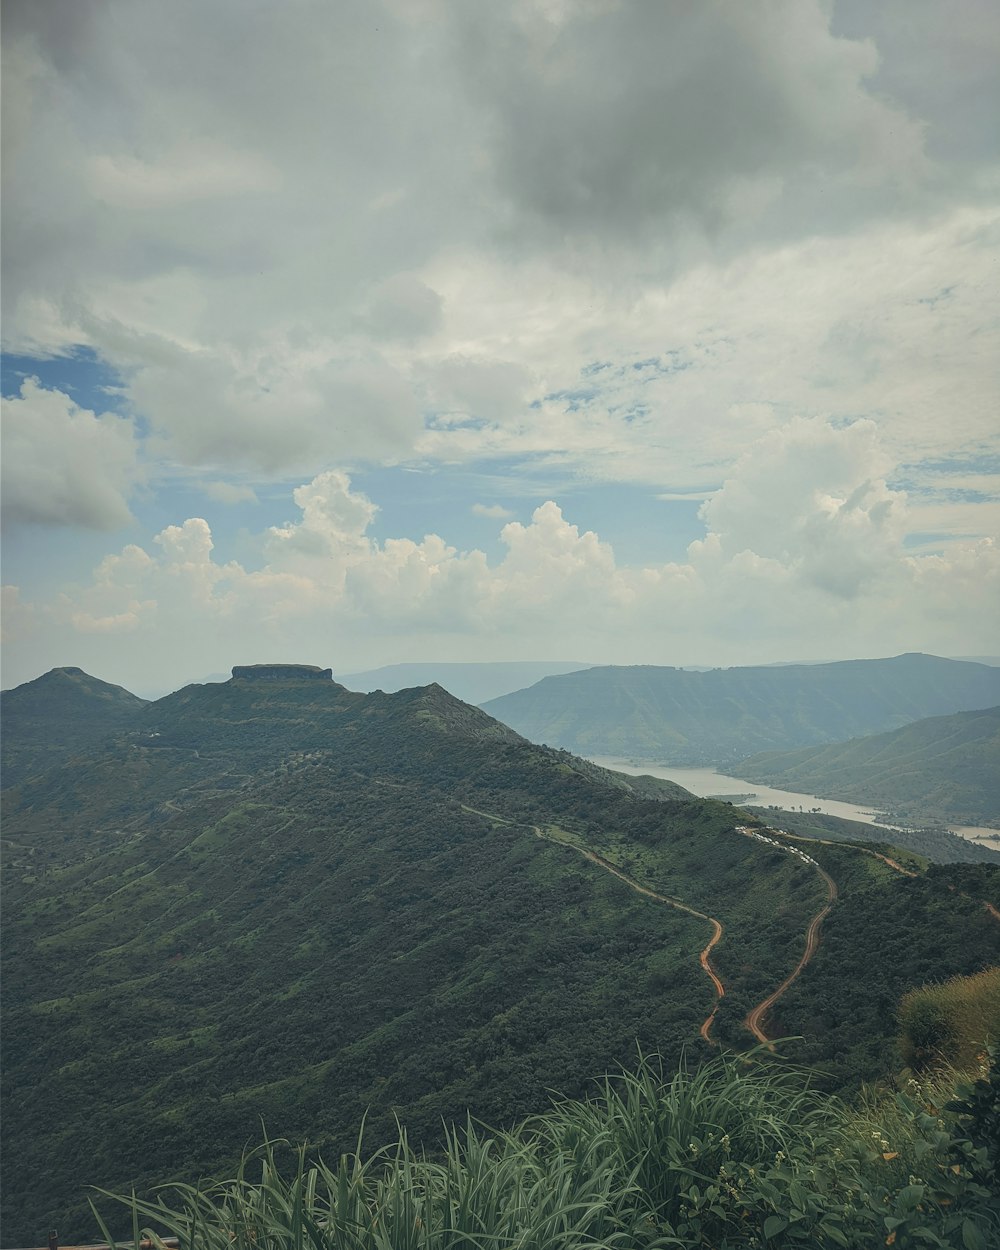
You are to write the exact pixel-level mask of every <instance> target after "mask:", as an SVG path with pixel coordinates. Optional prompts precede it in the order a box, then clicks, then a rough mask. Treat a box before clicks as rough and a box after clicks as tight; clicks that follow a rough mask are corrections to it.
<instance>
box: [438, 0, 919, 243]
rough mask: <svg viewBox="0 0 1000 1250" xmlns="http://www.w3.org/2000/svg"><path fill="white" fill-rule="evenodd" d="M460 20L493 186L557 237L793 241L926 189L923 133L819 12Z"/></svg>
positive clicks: (870, 57) (672, 7)
mask: <svg viewBox="0 0 1000 1250" xmlns="http://www.w3.org/2000/svg"><path fill="white" fill-rule="evenodd" d="M462 12H463V14H464V16H465V20H464V21H460V23H459V30H460V32H461V36H460V38H461V44H460V46H461V55H460V60H461V62H462V63H463V64H464V65H466V66H467V67H468V71H469V72H468V79H467V81H468V84H469V86H468V89H469V93H470V96H471V97H472V99H473V100H475V101H476V102H477V103H479V105H480V107H481V108H483V109H484V110H485V112H486V113H487V116H488V117H489V119H490V122H491V124H492V135H493V143H492V145H491V155H492V157H493V160H494V171H495V176H496V180H497V183H498V186H499V188H500V190H501V192H502V193H503V194H504V195H505V197H506V199H507V201H508V203H509V204H510V205H511V207H512V208H513V209H514V210H515V212H516V213H517V215H518V220H519V221H523V219H524V218H528V219H533V220H534V221H535V223H536V224H537V225H539V226H544V227H546V228H547V229H548V230H549V231H551V232H555V233H556V234H558V235H559V236H561V237H565V235H566V233H567V232H581V233H583V234H585V235H596V236H597V237H598V238H600V239H602V240H609V239H612V240H616V241H622V240H628V241H629V242H630V245H632V244H634V242H635V241H636V239H637V238H638V239H641V240H642V241H643V242H644V243H645V242H647V241H648V240H649V239H650V238H651V237H652V238H655V235H654V234H653V232H655V231H662V229H663V227H664V225H665V224H666V225H672V226H674V227H675V228H676V227H677V226H678V225H679V224H691V225H694V226H695V227H696V228H699V229H707V230H708V231H710V232H711V233H716V232H717V231H719V230H722V229H724V228H726V227H730V226H732V225H734V224H735V223H742V222H744V221H746V220H747V219H748V218H749V219H750V220H751V221H754V219H757V218H760V217H761V216H763V215H765V214H766V215H767V216H768V217H777V218H779V219H780V220H782V221H783V223H784V224H785V226H786V228H787V227H788V226H790V225H792V224H793V222H794V218H795V217H796V216H798V217H799V219H800V223H801V222H802V221H803V220H804V219H805V214H804V213H803V209H804V208H805V206H806V205H808V217H809V220H810V223H813V222H815V220H816V218H817V216H820V217H823V216H826V213H829V212H831V211H835V210H834V206H833V204H830V205H829V208H827V210H826V212H824V210H823V208H822V207H821V205H822V202H823V200H824V198H825V199H826V200H827V201H833V202H834V203H836V204H837V205H839V207H840V209H841V211H842V210H843V208H844V204H845V201H846V202H847V203H852V202H853V203H854V205H855V208H856V207H857V206H858V200H859V198H860V199H863V198H864V197H859V196H858V184H859V182H860V183H863V184H865V185H866V186H867V187H868V188H869V189H872V188H874V187H876V186H878V185H880V184H881V185H890V186H891V184H892V183H894V182H896V181H897V180H902V182H904V183H907V182H910V181H911V180H912V179H913V178H914V177H919V175H920V174H921V172H922V171H923V158H922V134H921V129H920V127H919V125H918V124H916V123H915V122H914V121H913V120H912V119H911V118H909V117H908V116H907V115H906V113H905V112H904V111H903V110H902V109H900V108H898V107H894V106H893V105H892V104H890V103H889V102H888V101H887V100H886V99H885V98H880V97H879V96H877V95H875V94H874V93H872V92H871V91H870V90H869V88H868V85H867V81H866V80H867V79H869V78H870V77H871V76H872V75H873V74H874V73H875V71H876V69H877V66H878V54H877V52H876V49H875V47H874V45H873V44H872V43H870V42H868V41H865V40H849V39H844V38H838V37H837V36H835V35H833V34H832V33H831V31H830V28H829V9H828V8H827V6H825V5H822V4H820V3H816V2H813V0H804V2H803V0H786V2H784V3H777V4H772V5H766V6H764V5H741V6H738V7H735V8H734V6H732V5H731V4H727V3H724V2H723V0H709V2H708V3H703V4H699V5H696V6H691V5H686V4H673V3H667V4H656V5H634V4H580V5H566V6H560V7H559V8H553V7H552V6H543V5H525V6H517V7H514V6H493V7H492V8H490V9H489V10H486V11H482V12H481V11H479V10H475V11H472V12H471V13H470V11H469V10H468V9H463V10H462ZM890 194H891V193H890ZM893 198H895V197H893ZM793 228H794V227H793ZM799 228H801V224H800V225H799Z"/></svg>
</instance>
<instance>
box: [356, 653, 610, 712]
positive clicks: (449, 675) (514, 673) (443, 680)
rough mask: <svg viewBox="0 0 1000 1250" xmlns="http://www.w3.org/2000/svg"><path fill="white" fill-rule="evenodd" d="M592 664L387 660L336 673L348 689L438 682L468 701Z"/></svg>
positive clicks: (390, 688)
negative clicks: (376, 665)
mask: <svg viewBox="0 0 1000 1250" xmlns="http://www.w3.org/2000/svg"><path fill="white" fill-rule="evenodd" d="M589 667H590V665H588V664H583V663H577V662H576V661H575V660H552V661H548V660H524V661H520V660H513V661H509V662H498V663H495V664H472V663H469V664H463V663H454V664H437V663H433V662H428V663H425V664H386V665H384V666H383V667H382V668H373V669H369V670H367V671H366V672H363V673H345V674H340V673H338V674H337V680H338V681H339V682H341V683H342V684H343V685H345V686H346V687H347V688H348V690H365V691H372V690H385V691H387V692H389V693H391V692H393V691H396V690H405V689H406V688H407V687H409V686H429V685H431V684H432V683H434V682H436V683H437V684H438V685H439V686H443V687H444V688H445V690H447V691H448V692H449V694H453V695H454V696H455V698H456V699H462V700H464V701H465V702H466V703H485V702H486V701H487V700H488V699H496V698H498V697H499V696H500V695H503V694H510V693H511V691H513V690H521V689H523V688H524V687H525V686H530V685H531V684H532V683H534V682H536V681H541V680H542V678H543V677H551V676H553V675H555V674H559V673H575V672H577V671H578V670H579V669H582V668H589Z"/></svg>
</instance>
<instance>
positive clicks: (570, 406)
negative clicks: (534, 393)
mask: <svg viewBox="0 0 1000 1250" xmlns="http://www.w3.org/2000/svg"><path fill="white" fill-rule="evenodd" d="M600 393H601V392H600V391H599V390H598V389H597V388H596V387H586V386H581V387H579V388H577V389H574V390H565V391H549V393H548V394H547V395H545V396H543V398H542V401H541V403H552V404H558V403H562V404H565V405H566V411H567V412H579V411H580V409H581V408H585V407H586V406H587V405H588V404H589V403H591V402H592V401H593V400H595V399H596V398H597V396H598V395H600ZM541 403H539V402H537V401H536V402H535V403H534V404H532V407H533V408H539V407H541Z"/></svg>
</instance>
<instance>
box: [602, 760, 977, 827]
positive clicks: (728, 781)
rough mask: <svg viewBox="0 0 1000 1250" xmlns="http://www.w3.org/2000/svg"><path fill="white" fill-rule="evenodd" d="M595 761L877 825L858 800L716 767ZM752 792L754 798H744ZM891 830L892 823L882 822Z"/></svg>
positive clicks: (699, 790)
mask: <svg viewBox="0 0 1000 1250" xmlns="http://www.w3.org/2000/svg"><path fill="white" fill-rule="evenodd" d="M592 759H593V762H594V763H595V764H600V765H601V767H602V768H613V769H615V771H616V772H620V773H629V774H630V775H631V776H633V777H639V776H642V775H649V776H652V777H663V778H664V779H665V780H666V781H674V782H676V783H677V785H679V786H683V787H684V789H685V790H690V791H691V793H692V794H697V795H698V796H699V798H705V797H707V796H708V795H719V796H721V797H723V798H728V799H732V801H733V802H734V803H735V802H737V798H736V797H734V796H740V799H739V801H741V802H743V803H744V804H748V805H750V806H753V807H768V806H771V805H772V804H773V805H774V806H775V807H783V808H786V809H787V810H789V811H791V810H795V811H798V809H799V808H800V807H801V808H802V809H803V810H804V811H807V812H809V811H812V810H813V809H815V808H818V809H819V810H820V811H821V812H824V813H825V814H826V815H827V816H840V817H841V819H843V820H860V821H862V822H863V823H864V824H866V825H874V824H876V823H880V822H876V820H875V817H876V816H877V815H878V812H877V810H875V809H873V808H872V807H871V806H868V807H858V805H857V804H856V803H842V802H840V800H839V799H820V798H817V797H816V795H814V794H796V793H794V792H793V791H791V790H776V789H775V788H774V786H764V785H761V784H760V783H759V782H756V781H744V780H743V779H742V778H741V777H730V776H727V774H726V773H718V772H716V771H715V769H714V768H671V767H669V766H668V765H665V764H643V763H638V762H636V761H634V760H621V759H613V758H611V757H610V756H593V757H592ZM747 794H752V795H753V796H754V797H753V798H751V799H745V798H742V796H743V795H747ZM882 827H883V828H886V829H891V828H893V827H894V826H892V825H882ZM948 828H949V829H951V831H952V832H953V833H957V834H958V835H959V836H960V837H963V838H968V839H969V841H970V842H978V841H984V840H985V841H986V842H987V845H990V846H994V847H995V846H996V843H995V842H994V841H993V839H994V838H996V836H997V834H998V832H1000V830H996V829H984V828H981V827H979V826H977V825H949V826H948Z"/></svg>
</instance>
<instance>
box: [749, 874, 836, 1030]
mask: <svg viewBox="0 0 1000 1250" xmlns="http://www.w3.org/2000/svg"><path fill="white" fill-rule="evenodd" d="M816 871H817V872H818V873H819V874H820V876H821V877H822V878H823V880H824V881H825V882H826V906H825V907H824V908H823V909H822V911H818V912H817V913H816V915H815V916H813V918H812V920H810V921H809V928H808V929H807V930H806V948H805V950H804V951H803V952H802V958H801V959H800V960H799V962H798V963H797V964H796V965H795V967H794V968H793V969H792V971H791V972H790V973H789V974H788V976H787V977H785V979H784V981H782V983H781V984H780V985H779V986H778V988H777V989H776V990H772V991H771V993H770V994H768V996H767V998H765V999H764V1001H763V1002H761V1003H758V1004H757V1006H756V1007H753V1008H752V1009H751V1010H750V1011H748V1012H747V1014H746V1016H745V1018H744V1020H743V1024H744V1026H745V1027H746V1028H748V1029H749V1030H750V1032H751V1033H752V1034H753V1035H754V1037H755V1038H756V1039H757V1041H758V1042H763V1043H764V1044H765V1045H766V1046H770V1045H771V1039H770V1038H769V1037H768V1036H767V1034H766V1033H765V1032H764V1029H763V1020H764V1017H765V1016H766V1015H767V1013H768V1012H769V1011H770V1010H771V1008H772V1007H773V1006H774V1004H775V1003H776V1002H777V1001H778V999H779V998H780V997H781V996H782V994H784V992H785V990H787V989H788V987H789V986H790V985H791V984H792V982H793V981H794V980H796V978H797V977H798V976H799V975H800V974H801V973H802V970H803V968H805V966H806V964H808V962H809V960H810V959H812V957H813V955H814V954H815V953H816V948H817V947H818V946H819V931H820V926H821V925H822V923H823V921H824V920H825V919H826V918H827V916H828V915H829V914H830V909H831V908H832V907H833V904H834V903H835V902H836V899H837V883H836V881H834V879H833V878H832V877H831V876H830V874H829V873H828V872H825V871H824V870H823V869H822V868H820V867H819V865H818V864H817V866H816Z"/></svg>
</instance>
